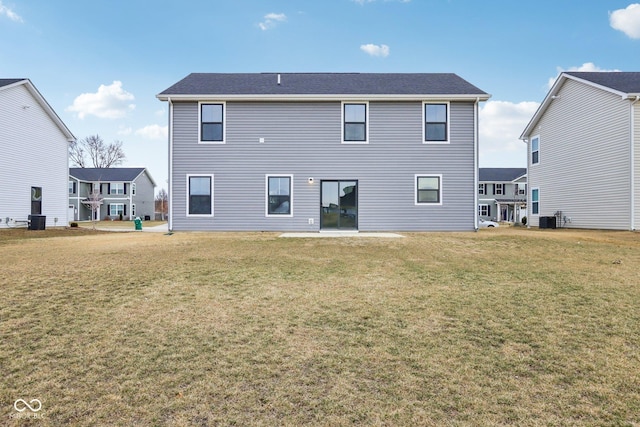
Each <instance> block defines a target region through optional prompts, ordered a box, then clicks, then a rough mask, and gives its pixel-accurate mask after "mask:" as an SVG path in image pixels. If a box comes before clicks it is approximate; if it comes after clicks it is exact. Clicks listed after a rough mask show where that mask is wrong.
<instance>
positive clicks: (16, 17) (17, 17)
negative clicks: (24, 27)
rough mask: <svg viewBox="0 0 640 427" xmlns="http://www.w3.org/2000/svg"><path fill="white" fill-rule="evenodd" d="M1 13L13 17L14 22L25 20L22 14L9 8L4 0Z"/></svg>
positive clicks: (0, 6)
mask: <svg viewBox="0 0 640 427" xmlns="http://www.w3.org/2000/svg"><path fill="white" fill-rule="evenodd" d="M0 15H5V16H6V17H7V18H9V19H11V20H12V21H14V22H21V23H22V22H24V20H23V19H22V17H21V16H20V15H18V14H17V13H15V12H14V11H13V10H11V9H9V8H8V7H7V6H5V5H3V4H2V1H0Z"/></svg>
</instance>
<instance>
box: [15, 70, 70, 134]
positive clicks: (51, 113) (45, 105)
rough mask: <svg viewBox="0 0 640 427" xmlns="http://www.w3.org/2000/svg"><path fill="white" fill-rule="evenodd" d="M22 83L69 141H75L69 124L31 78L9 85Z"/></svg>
mask: <svg viewBox="0 0 640 427" xmlns="http://www.w3.org/2000/svg"><path fill="white" fill-rule="evenodd" d="M21 84H24V85H25V87H26V88H27V90H28V91H29V93H31V95H32V96H33V97H34V98H35V99H36V100H37V101H38V103H39V104H40V106H41V107H42V108H43V109H44V110H45V111H46V112H47V114H48V115H49V117H51V120H53V121H54V123H55V124H56V125H57V126H58V128H59V129H60V131H61V132H62V133H63V134H64V136H65V137H66V138H67V142H74V141H75V140H76V137H75V135H73V133H71V131H70V130H69V128H68V127H67V125H65V124H64V122H63V121H62V119H60V116H58V114H57V113H56V112H55V110H54V109H53V108H51V106H50V105H49V103H48V102H47V100H46V99H44V97H43V96H42V94H41V93H40V92H39V91H38V89H36V87H35V86H34V85H33V83H31V80H29V79H24V80H21V81H19V82H16V83H14V84H12V85H9V87H13V86H18V85H21Z"/></svg>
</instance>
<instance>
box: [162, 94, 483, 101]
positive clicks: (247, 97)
mask: <svg viewBox="0 0 640 427" xmlns="http://www.w3.org/2000/svg"><path fill="white" fill-rule="evenodd" d="M156 98H158V99H159V100H160V101H168V100H169V99H171V101H203V100H227V101H350V100H370V101H390V100H397V101H423V100H442V101H487V100H488V99H489V98H491V95H489V94H486V93H481V94H453V95H452V94H400V95H398V94H382V95H380V94H328V95H324V94H311V95H303V94H282V95H275V94H270V95H257V94H242V95H238V94H199V95H187V94H163V93H160V94H158V95H156Z"/></svg>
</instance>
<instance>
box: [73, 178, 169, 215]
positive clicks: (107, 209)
mask: <svg viewBox="0 0 640 427" xmlns="http://www.w3.org/2000/svg"><path fill="white" fill-rule="evenodd" d="M155 186H156V183H155V181H154V180H153V178H152V177H151V174H149V171H147V170H146V169H145V168H69V221H89V220H91V219H92V218H91V214H92V209H91V203H90V202H91V198H92V197H95V198H96V199H98V200H97V201H98V202H99V205H98V209H97V210H96V211H95V212H94V215H95V218H93V219H94V220H99V221H103V220H119V219H124V220H132V219H135V218H136V217H140V218H141V219H153V218H154V217H155V213H154V211H155V205H154V199H155V190H154V189H155ZM94 189H95V190H96V191H95V193H94V194H95V196H92V193H93V190H94Z"/></svg>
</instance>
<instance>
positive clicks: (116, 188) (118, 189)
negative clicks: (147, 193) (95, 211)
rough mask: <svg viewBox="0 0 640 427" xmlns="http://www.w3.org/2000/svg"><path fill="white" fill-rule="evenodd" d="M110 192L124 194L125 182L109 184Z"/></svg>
mask: <svg viewBox="0 0 640 427" xmlns="http://www.w3.org/2000/svg"><path fill="white" fill-rule="evenodd" d="M109 194H124V182H112V183H111V184H109Z"/></svg>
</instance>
